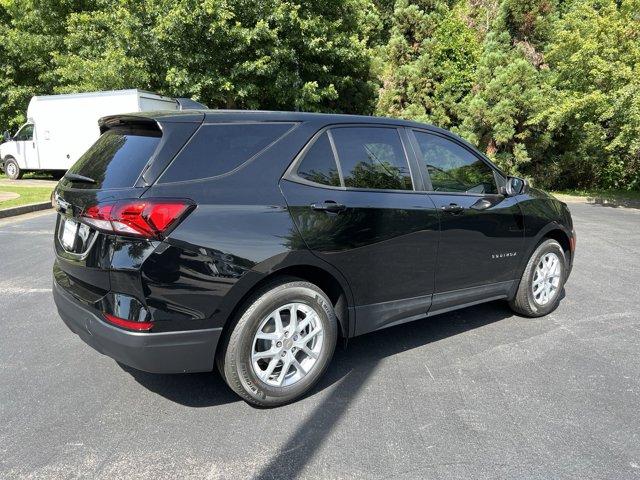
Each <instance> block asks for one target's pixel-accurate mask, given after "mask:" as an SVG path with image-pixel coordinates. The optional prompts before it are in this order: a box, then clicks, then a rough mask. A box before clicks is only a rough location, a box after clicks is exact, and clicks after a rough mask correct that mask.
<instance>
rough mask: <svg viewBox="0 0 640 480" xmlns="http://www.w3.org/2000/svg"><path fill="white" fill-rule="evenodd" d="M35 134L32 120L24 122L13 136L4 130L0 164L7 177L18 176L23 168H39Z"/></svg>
mask: <svg viewBox="0 0 640 480" xmlns="http://www.w3.org/2000/svg"><path fill="white" fill-rule="evenodd" d="M36 135H37V134H36V127H35V124H34V123H33V122H27V123H25V124H24V125H23V126H22V127H20V129H19V130H18V131H17V132H16V134H15V135H13V136H11V135H9V132H5V135H4V137H5V138H4V140H5V141H4V143H2V144H1V145H0V166H1V167H2V170H3V171H4V172H5V173H6V174H7V176H8V177H9V178H11V179H13V180H15V179H18V178H20V177H21V176H22V173H23V172H24V171H25V170H37V169H38V168H39V166H40V162H39V156H38V142H37V136H36Z"/></svg>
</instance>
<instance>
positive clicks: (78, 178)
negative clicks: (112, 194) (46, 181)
mask: <svg viewBox="0 0 640 480" xmlns="http://www.w3.org/2000/svg"><path fill="white" fill-rule="evenodd" d="M64 178H67V179H69V180H71V181H72V182H82V183H96V181H95V180H94V179H93V178H90V177H85V176H84V175H78V174H77V173H68V172H67V173H65V174H64Z"/></svg>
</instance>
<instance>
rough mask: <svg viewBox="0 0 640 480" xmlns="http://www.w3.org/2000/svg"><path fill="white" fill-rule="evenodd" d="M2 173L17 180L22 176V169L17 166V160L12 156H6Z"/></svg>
mask: <svg viewBox="0 0 640 480" xmlns="http://www.w3.org/2000/svg"><path fill="white" fill-rule="evenodd" d="M4 173H6V174H7V177H9V178H10V179H11V180H19V179H21V178H22V174H23V172H22V170H20V167H19V166H18V162H16V160H15V159H14V158H13V157H7V159H6V160H5V161H4Z"/></svg>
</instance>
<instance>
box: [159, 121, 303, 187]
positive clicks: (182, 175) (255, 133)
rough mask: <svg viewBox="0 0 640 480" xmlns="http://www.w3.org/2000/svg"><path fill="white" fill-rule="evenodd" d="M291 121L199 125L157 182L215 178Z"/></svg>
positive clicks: (274, 137)
mask: <svg viewBox="0 0 640 480" xmlns="http://www.w3.org/2000/svg"><path fill="white" fill-rule="evenodd" d="M291 127H293V124H292V123H248V124H247V123H236V124H211V125H203V126H202V127H200V129H199V130H198V131H197V133H196V134H195V136H194V137H193V138H192V139H191V140H190V141H189V143H187V145H186V146H185V147H184V150H183V151H182V152H180V154H179V155H178V156H177V157H176V158H175V159H174V160H173V162H171V165H169V167H168V168H167V170H166V171H165V172H164V173H163V174H162V176H161V177H160V180H159V183H170V182H180V181H184V180H198V179H201V178H209V177H215V176H217V175H222V174H225V173H228V172H230V171H231V170H233V169H235V168H237V167H239V166H240V165H242V164H243V163H245V162H246V161H247V160H249V159H251V158H252V157H254V156H256V155H258V154H259V153H262V151H263V150H265V149H266V148H267V147H269V146H270V145H271V144H272V143H274V142H275V141H276V140H278V139H279V138H280V137H282V136H283V135H284V134H285V133H287V132H288V131H289V130H290V129H291Z"/></svg>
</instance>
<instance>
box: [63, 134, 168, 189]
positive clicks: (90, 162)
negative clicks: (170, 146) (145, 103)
mask: <svg viewBox="0 0 640 480" xmlns="http://www.w3.org/2000/svg"><path fill="white" fill-rule="evenodd" d="M160 137H161V133H160V132H159V131H158V130H143V129H126V128H118V129H113V130H107V131H106V132H105V133H103V134H102V135H101V136H100V138H99V139H98V140H97V141H96V143H94V144H93V145H92V146H91V147H90V148H89V150H87V151H86V152H85V153H84V155H82V157H80V159H79V160H78V161H77V162H76V163H75V164H74V165H73V167H71V168H70V169H69V172H70V173H77V174H79V175H84V176H85V177H89V178H92V179H94V180H95V181H96V183H95V184H88V183H80V182H74V187H77V188H125V187H133V186H134V185H135V183H136V180H137V179H138V176H139V175H140V173H141V172H142V169H143V168H144V166H145V165H146V164H147V162H148V161H149V159H150V158H151V156H152V155H153V153H154V152H155V150H156V147H157V146H158V144H159V143H160Z"/></svg>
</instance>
